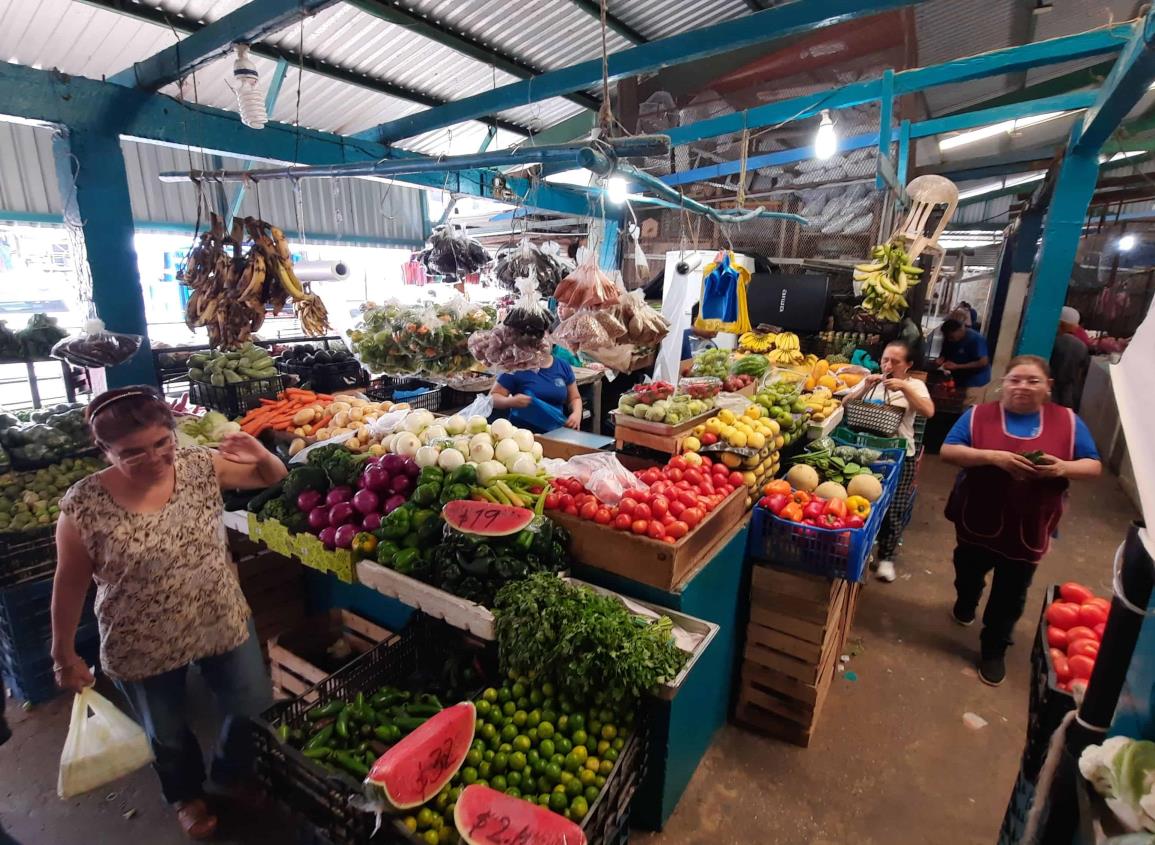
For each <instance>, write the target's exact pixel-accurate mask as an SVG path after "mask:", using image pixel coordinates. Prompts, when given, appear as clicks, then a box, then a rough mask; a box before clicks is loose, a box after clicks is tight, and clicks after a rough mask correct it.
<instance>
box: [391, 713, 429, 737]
mask: <svg viewBox="0 0 1155 845" xmlns="http://www.w3.org/2000/svg"><path fill="white" fill-rule="evenodd" d="M427 721H429V717H428V716H398V717H397V719H396V720H395V724H396V725H397V727H398V728H400V729H401V731H402V732H403V733H409V732H410V731H415V730H417V729H418V728H419V727H421V726H422V725H424V724H425V723H426V722H427Z"/></svg>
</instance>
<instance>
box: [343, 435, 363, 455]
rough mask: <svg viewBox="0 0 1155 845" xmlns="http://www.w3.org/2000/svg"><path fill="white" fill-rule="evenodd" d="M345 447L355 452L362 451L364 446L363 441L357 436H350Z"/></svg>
mask: <svg viewBox="0 0 1155 845" xmlns="http://www.w3.org/2000/svg"><path fill="white" fill-rule="evenodd" d="M345 447H346V448H348V449H350V450H351V451H353V452H360V451H361V448H362V447H361V441H360V440H358V439H357V438H356V437H350V438H349V439H348V440H346V441H345Z"/></svg>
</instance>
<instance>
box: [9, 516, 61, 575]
mask: <svg viewBox="0 0 1155 845" xmlns="http://www.w3.org/2000/svg"><path fill="white" fill-rule="evenodd" d="M55 571H56V527H55V526H53V525H45V526H44V527H43V528H38V529H36V530H34V531H27V532H22V533H5V534H0V587H11V586H13V585H15V584H22V583H24V582H25V581H35V580H36V579H38V578H43V577H45V576H48V575H51V574H52V573H53V572H55Z"/></svg>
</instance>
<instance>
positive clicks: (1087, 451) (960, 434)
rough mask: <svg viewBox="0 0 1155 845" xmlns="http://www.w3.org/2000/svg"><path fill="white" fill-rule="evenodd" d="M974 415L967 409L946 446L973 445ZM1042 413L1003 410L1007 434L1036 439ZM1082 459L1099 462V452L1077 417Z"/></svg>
mask: <svg viewBox="0 0 1155 845" xmlns="http://www.w3.org/2000/svg"><path fill="white" fill-rule="evenodd" d="M973 413H974V408H967V409H966V412H965V413H964V414H963V415H962V416H961V417H959V418H958V422H956V423H955V424H954V427H953V428H951V430H950V432H949V433H948V434H947V436H946V439H945V440H943V442H942V443H943V445H944V446H970V445H971V415H972V414H973ZM1041 416H1042V415H1041V413H1040V412H1038V411H1036V412H1035V413H1033V414H1014V413H1011V412H1010V411H1008V410H1006V409H1003V418H1004V419H1005V420H1006V423H1007V432H1008V433H1010V434H1011V435H1013V436H1015V437H1034V436H1036V435H1037V434H1038V433H1039V419H1040V417H1041ZM1082 458H1094V459H1095V460H1096V461H1097V460H1099V450H1098V449H1097V448H1095V439H1094V438H1093V437H1091V432H1090V430H1089V429H1088V428H1087V426H1086V424H1085V423H1084V422H1083V421H1082V420H1081V419H1080V418H1079V416H1078V415H1077V414H1076V415H1075V460H1081V459H1082Z"/></svg>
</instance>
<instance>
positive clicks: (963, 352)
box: [942, 329, 991, 387]
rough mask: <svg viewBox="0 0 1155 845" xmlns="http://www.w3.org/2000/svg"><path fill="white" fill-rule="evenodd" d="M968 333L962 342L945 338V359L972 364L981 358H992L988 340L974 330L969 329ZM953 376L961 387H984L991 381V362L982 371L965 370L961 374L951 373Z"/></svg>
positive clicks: (943, 351)
mask: <svg viewBox="0 0 1155 845" xmlns="http://www.w3.org/2000/svg"><path fill="white" fill-rule="evenodd" d="M966 332H967V333H966V334H965V335H964V336H963V339H962V340H958V341H952V340H947V339H946V338H945V337H944V338H943V341H942V357H943V358H945V359H946V360H948V361H953V362H954V363H955V364H970V363H973V362H975V361H977V360H979V359H980V358H989V357H990V352H989V350H988V349H987V339H986V338H985V337H983V336H982V335H981V334H979V333H978V332H976V331H975V330H974V329H967V330H966ZM951 376H952V377H953V378H954V383H955V384H956V385H958V386H959V387H982V386H983V385H984V384H989V383H990V380H991V365H990V361H989V360H988V361H987V365H986V366H985V367H983V368H982V369H981V370H963V371H961V372H959V371H957V370H956V371H954V372H952V373H951Z"/></svg>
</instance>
